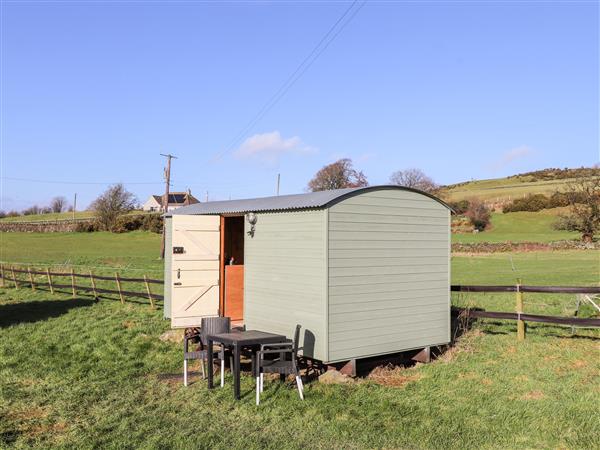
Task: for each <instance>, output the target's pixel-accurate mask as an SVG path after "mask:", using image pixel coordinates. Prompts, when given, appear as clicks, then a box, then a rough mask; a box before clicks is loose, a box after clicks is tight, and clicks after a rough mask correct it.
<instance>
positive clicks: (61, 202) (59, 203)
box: [50, 196, 67, 213]
mask: <svg viewBox="0 0 600 450" xmlns="http://www.w3.org/2000/svg"><path fill="white" fill-rule="evenodd" d="M50 208H51V209H52V212H55V213H60V212H63V211H64V210H65V209H66V208H67V199H66V198H64V197H62V196H60V197H54V198H53V199H52V201H51V202H50Z"/></svg>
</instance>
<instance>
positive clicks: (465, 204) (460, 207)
mask: <svg viewBox="0 0 600 450" xmlns="http://www.w3.org/2000/svg"><path fill="white" fill-rule="evenodd" d="M448 205H449V206H450V208H452V209H453V210H454V212H455V213H456V214H458V215H462V214H464V213H466V212H467V210H468V209H469V200H460V201H458V202H450V203H448Z"/></svg>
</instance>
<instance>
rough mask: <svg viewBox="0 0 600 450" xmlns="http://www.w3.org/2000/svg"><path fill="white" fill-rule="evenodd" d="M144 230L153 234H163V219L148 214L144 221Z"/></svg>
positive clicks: (158, 215)
mask: <svg viewBox="0 0 600 450" xmlns="http://www.w3.org/2000/svg"><path fill="white" fill-rule="evenodd" d="M142 229H144V230H146V231H150V232H152V233H162V229H163V218H162V216H161V215H160V214H147V215H145V216H144V219H143V221H142Z"/></svg>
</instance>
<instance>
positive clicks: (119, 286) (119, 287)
mask: <svg viewBox="0 0 600 450" xmlns="http://www.w3.org/2000/svg"><path fill="white" fill-rule="evenodd" d="M17 274H27V276H28V278H27V279H24V278H20V277H17ZM34 275H41V276H43V277H45V278H44V281H40V280H39V279H38V280H36V279H35V278H34ZM53 277H55V278H68V279H70V281H71V282H70V283H69V284H64V283H55V282H54V280H53ZM76 278H78V279H87V280H90V285H89V286H85V285H81V284H76V282H75V279H76ZM96 281H105V282H106V281H111V282H114V283H115V285H116V289H107V288H105V287H97V286H96ZM123 283H144V285H145V287H146V292H136V291H132V290H125V289H123ZM7 284H12V286H13V287H14V288H15V289H19V288H20V287H21V286H23V287H24V286H26V285H29V286H30V287H31V290H33V291H35V290H36V289H40V288H42V289H43V288H46V287H47V288H48V290H49V291H50V293H52V294H53V293H54V290H55V289H70V291H71V293H72V295H73V297H74V298H75V297H76V296H77V293H78V292H80V293H81V292H84V293H89V292H91V293H92V295H93V296H94V298H97V299H98V298H100V295H99V294H114V295H118V296H119V299H120V300H121V303H125V301H126V298H127V297H139V298H148V300H149V302H150V307H151V308H155V303H154V301H155V300H164V296H163V295H160V294H155V293H153V292H152V290H151V289H150V285H151V284H160V285H162V284H164V282H163V280H157V279H153V278H148V277H147V276H146V275H144V276H143V278H139V277H137V278H128V277H121V276H120V274H119V272H115V275H114V276H112V277H111V276H106V275H96V274H94V273H92V271H91V270H90V271H89V272H88V273H77V272H75V271H74V270H73V269H71V271H70V272H51V271H50V269H49V268H47V269H46V270H39V269H37V270H36V269H32V268H31V267H27V269H26V270H25V269H18V268H15V267H14V266H6V265H4V264H0V286H2V287H6V285H7Z"/></svg>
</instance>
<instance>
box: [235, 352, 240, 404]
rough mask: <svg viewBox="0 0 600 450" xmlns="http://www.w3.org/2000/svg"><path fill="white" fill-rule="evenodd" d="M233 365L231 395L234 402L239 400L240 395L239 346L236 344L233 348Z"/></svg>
mask: <svg viewBox="0 0 600 450" xmlns="http://www.w3.org/2000/svg"><path fill="white" fill-rule="evenodd" d="M233 365H234V366H235V368H234V372H235V373H234V376H233V393H234V396H235V399H236V400H239V399H240V397H241V395H240V346H239V345H238V344H237V343H236V344H234V346H233Z"/></svg>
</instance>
